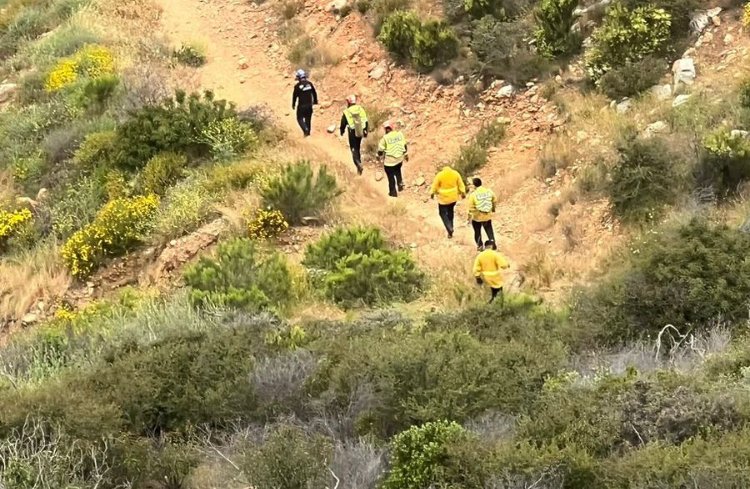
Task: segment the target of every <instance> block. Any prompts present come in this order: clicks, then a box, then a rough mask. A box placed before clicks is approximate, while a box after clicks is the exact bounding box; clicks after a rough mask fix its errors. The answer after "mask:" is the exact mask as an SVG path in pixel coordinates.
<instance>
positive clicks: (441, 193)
mask: <svg viewBox="0 0 750 489" xmlns="http://www.w3.org/2000/svg"><path fill="white" fill-rule="evenodd" d="M430 192H431V193H432V195H435V194H437V196H438V202H439V203H441V204H443V205H447V204H453V203H455V202H458V197H459V195H461V196H464V195H466V185H464V180H463V178H461V174H460V173H458V172H457V171H456V170H454V169H453V168H451V167H449V166H446V167H445V168H443V169H442V170H440V171H439V172H438V174H437V175H435V179H434V180H433V181H432V188H431V189H430Z"/></svg>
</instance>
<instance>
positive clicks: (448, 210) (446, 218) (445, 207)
mask: <svg viewBox="0 0 750 489" xmlns="http://www.w3.org/2000/svg"><path fill="white" fill-rule="evenodd" d="M455 208H456V203H455V202H454V203H452V204H438V212H439V213H440V219H442V220H443V225H444V226H445V230H446V231H448V236H451V237H452V236H453V214H454V212H453V211H454V210H455Z"/></svg>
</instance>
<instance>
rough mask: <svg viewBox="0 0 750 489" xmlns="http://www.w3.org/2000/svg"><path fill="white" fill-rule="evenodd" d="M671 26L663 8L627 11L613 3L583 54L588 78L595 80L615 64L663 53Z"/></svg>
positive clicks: (652, 7)
mask: <svg viewBox="0 0 750 489" xmlns="http://www.w3.org/2000/svg"><path fill="white" fill-rule="evenodd" d="M671 25H672V22H671V16H670V15H669V13H667V12H666V11H665V10H663V9H660V8H656V7H654V6H652V5H650V4H649V5H648V6H643V7H638V8H636V9H633V10H629V9H627V8H625V7H624V6H623V5H622V4H621V3H615V4H614V5H612V7H610V8H609V9H608V10H607V15H606V17H605V18H604V22H603V23H602V25H601V26H600V27H598V28H597V29H596V30H595V31H594V33H593V34H592V36H591V39H592V43H593V45H592V48H591V49H589V51H588V53H587V54H586V69H587V70H588V75H589V77H590V78H591V79H592V80H594V81H598V80H599V79H600V78H601V77H602V76H603V75H604V74H605V73H607V72H608V71H610V70H612V69H613V68H615V67H617V66H618V65H621V64H626V63H634V62H636V61H640V60H642V59H643V58H645V57H646V56H649V55H659V54H661V53H663V52H664V50H665V48H666V45H667V41H668V40H669V37H670V27H671Z"/></svg>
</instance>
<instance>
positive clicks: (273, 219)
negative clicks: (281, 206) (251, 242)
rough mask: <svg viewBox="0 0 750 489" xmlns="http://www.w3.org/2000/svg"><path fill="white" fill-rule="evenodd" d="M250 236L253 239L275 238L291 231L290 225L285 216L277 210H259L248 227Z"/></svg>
mask: <svg viewBox="0 0 750 489" xmlns="http://www.w3.org/2000/svg"><path fill="white" fill-rule="evenodd" d="M247 228H248V235H249V236H250V238H252V239H269V238H275V237H276V236H278V235H279V234H281V233H283V232H284V231H286V230H287V229H289V223H287V222H286V219H284V215H283V214H282V213H281V212H279V211H277V210H264V209H258V210H257V211H256V212H255V216H253V218H252V219H251V220H250V223H249V224H248V226H247Z"/></svg>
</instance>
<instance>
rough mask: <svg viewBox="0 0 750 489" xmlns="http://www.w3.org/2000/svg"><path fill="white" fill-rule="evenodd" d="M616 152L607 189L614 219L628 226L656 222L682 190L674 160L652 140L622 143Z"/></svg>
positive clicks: (667, 150) (661, 143)
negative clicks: (616, 218)
mask: <svg viewBox="0 0 750 489" xmlns="http://www.w3.org/2000/svg"><path fill="white" fill-rule="evenodd" d="M617 150H618V154H619V158H618V161H617V163H616V165H615V166H614V168H613V169H612V170H611V172H610V173H611V174H610V181H609V185H608V187H607V192H608V194H609V199H610V202H611V203H612V209H613V211H614V213H615V215H617V216H618V217H619V218H620V219H622V220H623V221H628V222H641V221H647V220H654V219H656V218H658V217H659V215H660V213H661V211H662V210H663V208H664V207H665V206H667V205H670V204H673V203H674V202H675V199H676V198H677V196H678V195H679V193H680V191H681V190H684V187H685V185H684V184H685V179H684V176H685V175H684V174H680V171H679V165H677V164H676V163H675V162H676V161H678V158H677V156H676V155H675V154H674V153H672V152H671V151H670V150H669V148H668V147H667V145H666V144H665V142H664V141H663V140H662V139H659V138H656V137H653V138H649V139H642V138H630V139H626V140H625V141H623V142H621V143H620V144H619V146H618V148H617Z"/></svg>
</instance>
